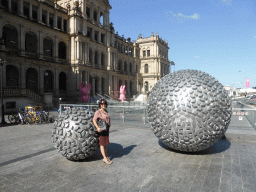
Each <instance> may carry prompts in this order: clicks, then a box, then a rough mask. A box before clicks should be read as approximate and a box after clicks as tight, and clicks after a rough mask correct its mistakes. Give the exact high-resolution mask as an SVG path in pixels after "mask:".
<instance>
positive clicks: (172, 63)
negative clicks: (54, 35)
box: [171, 61, 175, 73]
mask: <svg viewBox="0 0 256 192" xmlns="http://www.w3.org/2000/svg"><path fill="white" fill-rule="evenodd" d="M172 65H173V66H174V71H175V63H174V62H173V61H171V73H172Z"/></svg>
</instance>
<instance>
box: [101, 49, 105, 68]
mask: <svg viewBox="0 0 256 192" xmlns="http://www.w3.org/2000/svg"><path fill="white" fill-rule="evenodd" d="M101 66H105V55H104V53H103V52H102V53H101Z"/></svg>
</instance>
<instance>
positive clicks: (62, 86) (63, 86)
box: [59, 72, 67, 93]
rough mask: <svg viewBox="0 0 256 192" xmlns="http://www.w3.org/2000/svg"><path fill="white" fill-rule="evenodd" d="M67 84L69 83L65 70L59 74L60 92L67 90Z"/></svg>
mask: <svg viewBox="0 0 256 192" xmlns="http://www.w3.org/2000/svg"><path fill="white" fill-rule="evenodd" d="M66 84H67V82H66V74H65V73H64V72H61V73H60V74H59V91H60V93H62V92H65V91H66V87H67V85H66Z"/></svg>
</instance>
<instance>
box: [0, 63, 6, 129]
mask: <svg viewBox="0 0 256 192" xmlns="http://www.w3.org/2000/svg"><path fill="white" fill-rule="evenodd" d="M0 65H1V116H2V118H1V124H6V122H5V119H4V101H3V68H4V67H3V65H4V60H3V59H0Z"/></svg>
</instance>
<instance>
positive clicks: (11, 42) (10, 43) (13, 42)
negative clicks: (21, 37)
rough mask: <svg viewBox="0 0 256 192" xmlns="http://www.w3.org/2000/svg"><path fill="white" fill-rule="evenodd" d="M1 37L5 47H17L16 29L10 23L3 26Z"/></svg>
mask: <svg viewBox="0 0 256 192" xmlns="http://www.w3.org/2000/svg"><path fill="white" fill-rule="evenodd" d="M3 39H4V44H5V48H6V49H15V50H17V49H18V31H17V30H16V28H15V27H13V26H11V25H5V26H4V27H3Z"/></svg>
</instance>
